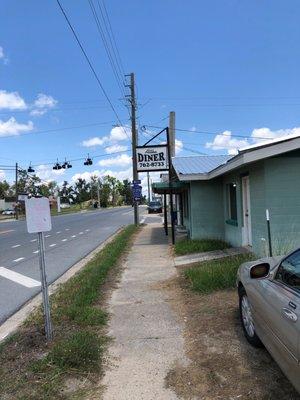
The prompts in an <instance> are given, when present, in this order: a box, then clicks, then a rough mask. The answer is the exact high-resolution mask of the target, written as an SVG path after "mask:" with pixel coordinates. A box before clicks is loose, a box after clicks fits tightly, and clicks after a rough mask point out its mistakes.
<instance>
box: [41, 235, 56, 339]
mask: <svg viewBox="0 0 300 400" xmlns="http://www.w3.org/2000/svg"><path fill="white" fill-rule="evenodd" d="M38 244H39V264H40V274H41V284H42V295H43V306H44V319H45V333H46V339H47V341H51V340H52V339H53V330H52V322H51V314H50V303H49V293H48V284H47V275H46V268H45V242H44V232H38Z"/></svg>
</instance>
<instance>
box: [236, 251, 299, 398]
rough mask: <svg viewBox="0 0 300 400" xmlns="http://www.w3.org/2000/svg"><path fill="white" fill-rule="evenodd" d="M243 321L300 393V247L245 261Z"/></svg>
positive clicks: (240, 290) (239, 281) (239, 283)
mask: <svg viewBox="0 0 300 400" xmlns="http://www.w3.org/2000/svg"><path fill="white" fill-rule="evenodd" d="M237 286H238V293H239V305H240V316H241V322H242V326H243V329H244V333H245V336H246V338H247V340H248V342H249V343H250V344H252V345H253V346H256V347H260V346H262V345H264V346H265V347H266V348H267V350H268V351H269V352H270V353H271V355H272V357H273V358H274V359H275V361H276V362H277V363H278V365H279V366H280V368H281V369H282V371H283V372H284V374H285V375H286V376H287V378H288V379H289V380H290V381H291V382H292V384H293V385H294V386H295V388H296V390H297V391H298V392H299V393H300V365H299V362H300V249H298V250H296V251H294V252H292V253H290V254H289V255H288V256H284V257H270V258H263V259H260V260H257V261H251V262H246V263H244V264H242V265H241V266H240V268H239V270H238V274H237Z"/></svg>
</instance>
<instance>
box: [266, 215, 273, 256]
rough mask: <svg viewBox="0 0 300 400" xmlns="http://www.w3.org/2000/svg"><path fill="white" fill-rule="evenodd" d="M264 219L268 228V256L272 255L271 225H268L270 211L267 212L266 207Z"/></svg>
mask: <svg viewBox="0 0 300 400" xmlns="http://www.w3.org/2000/svg"><path fill="white" fill-rule="evenodd" d="M266 220H267V229H268V244H269V256H270V257H273V250H272V238H271V227H270V213H269V210H268V209H266Z"/></svg>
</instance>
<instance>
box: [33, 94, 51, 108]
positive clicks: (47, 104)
mask: <svg viewBox="0 0 300 400" xmlns="http://www.w3.org/2000/svg"><path fill="white" fill-rule="evenodd" d="M56 104H57V100H55V99H54V97H52V96H49V95H47V94H44V93H39V94H38V95H37V98H36V100H35V102H34V105H35V107H37V108H53V107H55V106H56Z"/></svg>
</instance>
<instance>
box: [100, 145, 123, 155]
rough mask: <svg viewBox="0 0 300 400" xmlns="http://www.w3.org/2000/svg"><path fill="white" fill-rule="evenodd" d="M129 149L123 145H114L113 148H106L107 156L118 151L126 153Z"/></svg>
mask: <svg viewBox="0 0 300 400" xmlns="http://www.w3.org/2000/svg"><path fill="white" fill-rule="evenodd" d="M127 149H128V147H127V146H124V145H121V144H113V145H112V146H109V147H106V149H105V151H106V153H107V154H111V153H116V152H118V151H126V150H127Z"/></svg>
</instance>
